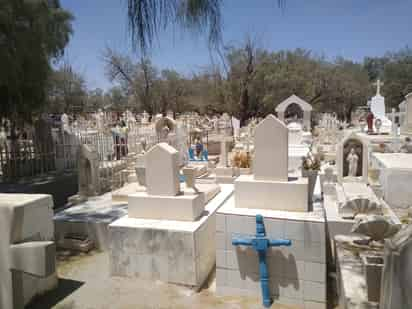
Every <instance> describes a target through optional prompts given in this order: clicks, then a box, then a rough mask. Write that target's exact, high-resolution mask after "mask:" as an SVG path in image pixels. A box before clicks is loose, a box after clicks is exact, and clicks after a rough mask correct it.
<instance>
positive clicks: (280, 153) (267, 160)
mask: <svg viewBox="0 0 412 309" xmlns="http://www.w3.org/2000/svg"><path fill="white" fill-rule="evenodd" d="M268 136H269V137H271V138H268ZM254 144H255V154H254V159H253V175H241V176H239V177H238V178H237V179H236V180H235V192H236V193H235V200H236V207H240V208H243V207H245V208H258V209H277V210H290V211H308V194H307V192H308V191H307V190H308V181H307V179H306V178H302V177H297V178H291V179H289V177H288V129H287V127H286V126H285V125H284V124H283V123H282V122H280V121H279V120H278V119H277V118H276V117H275V116H273V115H269V116H267V117H266V118H265V119H264V120H263V121H262V122H261V123H259V125H258V126H257V127H256V130H255V136H254Z"/></svg>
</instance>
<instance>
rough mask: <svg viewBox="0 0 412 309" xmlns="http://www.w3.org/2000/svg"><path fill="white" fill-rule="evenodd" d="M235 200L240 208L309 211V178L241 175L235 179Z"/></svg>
mask: <svg viewBox="0 0 412 309" xmlns="http://www.w3.org/2000/svg"><path fill="white" fill-rule="evenodd" d="M235 201H236V207H238V208H254V209H256V208H257V209H276V210H285V211H308V180H307V178H302V177H299V178H295V179H291V180H290V181H269V180H255V179H254V177H253V175H241V176H239V177H238V178H237V179H236V181H235Z"/></svg>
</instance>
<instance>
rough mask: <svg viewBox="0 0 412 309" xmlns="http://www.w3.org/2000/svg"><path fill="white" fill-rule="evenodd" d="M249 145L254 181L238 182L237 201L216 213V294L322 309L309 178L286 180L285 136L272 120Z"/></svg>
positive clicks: (317, 212) (318, 235)
mask: <svg viewBox="0 0 412 309" xmlns="http://www.w3.org/2000/svg"><path fill="white" fill-rule="evenodd" d="M268 137H272V138H268ZM254 138H255V141H254V145H255V157H254V161H253V175H244V176H240V177H238V178H237V179H236V181H235V191H234V196H232V197H231V198H229V199H228V200H227V201H226V202H225V203H224V204H223V206H222V207H221V208H219V210H218V212H217V218H216V291H217V293H218V294H221V295H249V296H259V295H262V298H263V303H264V306H265V307H269V306H270V305H271V303H272V302H274V303H279V304H285V305H290V306H292V307H293V308H326V249H325V239H326V237H325V218H324V212H323V209H322V205H321V204H320V203H314V205H313V211H309V203H308V180H307V178H302V177H297V178H290V177H289V175H288V129H287V127H286V126H285V125H284V124H283V123H282V122H280V121H279V120H278V119H277V118H276V117H274V116H273V115H269V116H268V117H266V118H265V119H264V120H263V121H262V122H261V123H259V125H258V126H257V128H256V131H255V137H254ZM318 188H320V187H319V185H318ZM319 192H320V191H319ZM262 225H263V227H262ZM262 229H263V233H262ZM259 231H260V232H259ZM258 232H259V233H258ZM265 239H266V240H265ZM266 241H267V242H266ZM265 242H266V245H265ZM259 244H261V245H263V247H265V246H268V247H267V248H265V249H263V247H260V245H259ZM271 244H272V245H273V246H274V247H271V246H272V245H271ZM278 245H280V246H281V247H277V246H278ZM283 245H284V246H283ZM259 248H260V249H259ZM259 250H261V251H259ZM261 255H264V256H265V258H264V260H262V257H261ZM263 261H264V262H263ZM262 264H264V265H265V269H266V272H267V274H266V275H267V280H266V279H264V276H265V271H263V272H262ZM259 265H260V266H259ZM262 278H263V279H262ZM261 280H262V282H263V281H265V282H268V285H267V287H265V288H263V286H264V284H263V283H262V282H261ZM261 287H262V288H261ZM262 289H263V290H262Z"/></svg>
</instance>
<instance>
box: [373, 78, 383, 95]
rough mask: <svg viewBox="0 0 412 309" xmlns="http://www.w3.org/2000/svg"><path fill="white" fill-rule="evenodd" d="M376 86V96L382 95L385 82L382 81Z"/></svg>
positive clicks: (377, 82) (378, 81)
mask: <svg viewBox="0 0 412 309" xmlns="http://www.w3.org/2000/svg"><path fill="white" fill-rule="evenodd" d="M373 85H374V86H375V85H376V95H381V87H382V86H383V85H384V83H383V82H381V80H380V79H378V80H377V81H376V83H374V84H373Z"/></svg>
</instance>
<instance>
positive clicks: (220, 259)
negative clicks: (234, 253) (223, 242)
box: [216, 250, 227, 268]
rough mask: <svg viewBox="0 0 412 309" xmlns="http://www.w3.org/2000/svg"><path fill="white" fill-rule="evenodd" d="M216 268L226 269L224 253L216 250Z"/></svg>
mask: <svg viewBox="0 0 412 309" xmlns="http://www.w3.org/2000/svg"><path fill="white" fill-rule="evenodd" d="M216 267H220V268H226V267H227V266H226V251H225V250H216Z"/></svg>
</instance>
